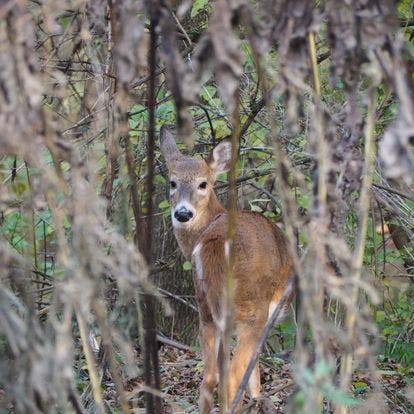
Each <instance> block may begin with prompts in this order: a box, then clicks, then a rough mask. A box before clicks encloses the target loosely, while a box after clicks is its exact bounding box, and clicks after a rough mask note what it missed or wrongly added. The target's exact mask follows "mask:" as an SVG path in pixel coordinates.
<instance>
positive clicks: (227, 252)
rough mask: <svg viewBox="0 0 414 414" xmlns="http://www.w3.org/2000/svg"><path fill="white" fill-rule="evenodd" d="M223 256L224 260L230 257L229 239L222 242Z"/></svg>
mask: <svg viewBox="0 0 414 414" xmlns="http://www.w3.org/2000/svg"><path fill="white" fill-rule="evenodd" d="M224 257H225V258H226V260H228V258H229V257H230V241H229V240H226V241H225V242H224Z"/></svg>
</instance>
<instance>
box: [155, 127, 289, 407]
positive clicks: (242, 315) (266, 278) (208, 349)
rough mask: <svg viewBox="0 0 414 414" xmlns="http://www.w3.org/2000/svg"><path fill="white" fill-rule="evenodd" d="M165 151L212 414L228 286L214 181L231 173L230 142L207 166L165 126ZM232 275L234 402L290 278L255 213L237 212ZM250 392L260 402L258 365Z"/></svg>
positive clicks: (203, 392) (203, 393)
mask: <svg viewBox="0 0 414 414" xmlns="http://www.w3.org/2000/svg"><path fill="white" fill-rule="evenodd" d="M160 147H161V152H162V154H163V156H164V158H165V160H166V163H167V167H168V171H169V178H170V199H171V216H172V222H173V227H174V232H175V236H176V238H177V241H178V244H179V246H180V248H181V251H182V252H183V254H184V256H185V257H186V258H187V259H189V260H191V262H192V265H193V279H194V285H195V291H196V296H197V301H198V306H199V312H200V343H201V347H202V351H203V355H204V364H205V365H204V376H203V381H202V384H201V389H200V401H199V404H200V413H201V414H208V413H210V410H211V409H212V406H213V392H214V389H215V387H216V386H217V384H218V381H219V377H218V362H217V358H218V350H219V347H220V344H219V340H220V329H223V328H222V325H223V323H224V322H223V321H224V315H223V307H224V306H225V304H224V303H223V300H224V292H225V286H226V285H225V279H226V257H225V241H226V237H227V212H226V210H225V208H224V207H223V206H222V205H221V204H220V202H219V201H218V199H217V197H216V194H215V193H214V189H213V186H214V182H215V180H216V177H217V175H218V174H220V173H222V172H224V171H226V170H227V169H228V165H229V160H230V154H231V143H230V142H229V141H222V142H221V143H219V144H218V145H217V146H216V147H215V148H214V149H213V152H212V153H211V155H210V157H209V158H208V159H207V161H204V160H202V159H199V158H196V157H191V156H185V155H183V154H182V153H181V152H180V150H179V149H178V148H177V145H176V143H175V140H174V137H173V136H172V135H171V133H170V132H169V131H168V129H167V128H165V127H162V128H161V134H160ZM233 271H234V289H235V290H234V304H233V315H232V319H233V324H234V327H235V329H236V334H237V346H236V349H235V351H234V355H233V358H232V361H231V366H230V374H229V384H228V391H227V401H228V403H229V404H230V403H231V402H232V401H233V399H234V397H235V393H236V391H237V389H238V386H239V384H240V382H241V379H242V377H243V375H244V373H245V370H246V367H247V365H248V363H249V361H250V358H251V356H252V354H253V352H254V350H255V348H256V344H257V343H258V340H259V338H260V336H261V333H262V330H263V327H264V325H265V323H266V321H267V318H268V316H269V312H271V311H272V310H273V309H274V307H275V306H276V305H277V303H278V302H279V300H280V298H281V297H282V295H283V292H284V290H285V288H286V286H287V283H288V281H289V278H290V277H292V273H293V272H292V261H291V259H290V256H289V254H288V249H287V243H286V240H285V237H284V235H283V233H282V232H281V230H280V229H279V228H278V227H277V226H275V225H274V224H273V223H272V222H270V221H269V220H268V219H267V218H265V217H263V216H261V215H260V214H258V213H253V212H250V211H238V212H237V215H236V236H235V239H234V269H233ZM248 389H249V393H250V397H251V398H257V397H258V396H260V373H259V366H258V364H257V365H256V367H255V369H254V370H253V373H252V375H251V377H250V380H249V383H248Z"/></svg>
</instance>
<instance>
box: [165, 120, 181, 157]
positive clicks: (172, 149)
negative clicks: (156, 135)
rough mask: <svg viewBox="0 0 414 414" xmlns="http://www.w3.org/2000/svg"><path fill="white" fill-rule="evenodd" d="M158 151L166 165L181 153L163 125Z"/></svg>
mask: <svg viewBox="0 0 414 414" xmlns="http://www.w3.org/2000/svg"><path fill="white" fill-rule="evenodd" d="M160 149H161V154H162V155H163V157H164V158H165V161H166V162H167V165H169V164H171V161H173V160H174V159H177V158H179V157H180V156H181V152H180V150H179V149H178V147H177V144H176V143H175V139H174V137H173V135H172V134H171V132H170V131H169V129H168V128H167V127H166V126H165V125H163V126H162V127H161V130H160Z"/></svg>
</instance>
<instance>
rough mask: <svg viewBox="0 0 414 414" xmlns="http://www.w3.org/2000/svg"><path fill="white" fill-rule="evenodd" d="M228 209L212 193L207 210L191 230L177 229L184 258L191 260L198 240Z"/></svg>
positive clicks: (175, 231) (176, 233)
mask: <svg viewBox="0 0 414 414" xmlns="http://www.w3.org/2000/svg"><path fill="white" fill-rule="evenodd" d="M225 211H226V209H225V208H224V207H223V206H222V204H221V203H220V201H219V200H218V198H217V196H216V194H215V193H214V192H213V193H211V196H210V199H209V202H208V205H207V208H206V210H205V211H204V212H203V213H201V214H200V216H199V217H198V219H197V220H196V221H195V222H194V224H193V225H192V226H191V227H189V228H185V227H183V228H175V229H174V233H175V237H176V238H177V241H178V245H179V246H180V249H181V251H182V252H183V254H184V256H185V257H186V258H187V259H189V258H190V257H191V253H192V252H193V250H194V247H195V244H196V242H197V239H198V238H199V237H200V235H201V233H202V232H203V231H204V230H205V229H206V228H207V227H208V226H209V225H210V223H211V222H212V221H213V220H214V219H215V218H216V217H217V216H218V215H219V214H221V213H224V212H225Z"/></svg>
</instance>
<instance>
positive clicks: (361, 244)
mask: <svg viewBox="0 0 414 414" xmlns="http://www.w3.org/2000/svg"><path fill="white" fill-rule="evenodd" d="M375 98H376V94H375V92H374V90H371V92H370V99H369V103H368V109H367V120H366V129H365V165H364V175H363V179H362V188H361V195H360V198H359V220H358V222H359V230H358V234H357V239H356V243H355V251H354V258H355V259H354V263H355V271H354V275H353V277H354V278H355V279H357V280H359V279H360V278H361V267H362V262H363V258H364V248H365V240H366V233H367V226H368V213H369V199H370V196H369V195H370V188H371V184H372V174H373V166H374V128H375V122H374V115H375ZM358 291H359V289H358V286H357V284H354V286H353V290H352V292H351V301H352V303H353V304H354V305H355V306H356V305H357V300H358ZM355 323H356V309H353V310H352V311H351V310H350V309H348V311H347V314H346V318H345V328H346V329H347V332H348V335H349V336H350V338H352V337H353V336H354V330H355ZM352 362H353V355H352V353H348V354H347V355H345V356H344V358H343V360H342V365H341V387H342V390H344V391H345V390H346V389H347V387H348V383H349V379H350V377H351V374H352ZM347 412H348V408H347V407H346V406H345V405H342V406H341V407H340V409H339V413H340V414H346V413H347Z"/></svg>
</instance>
